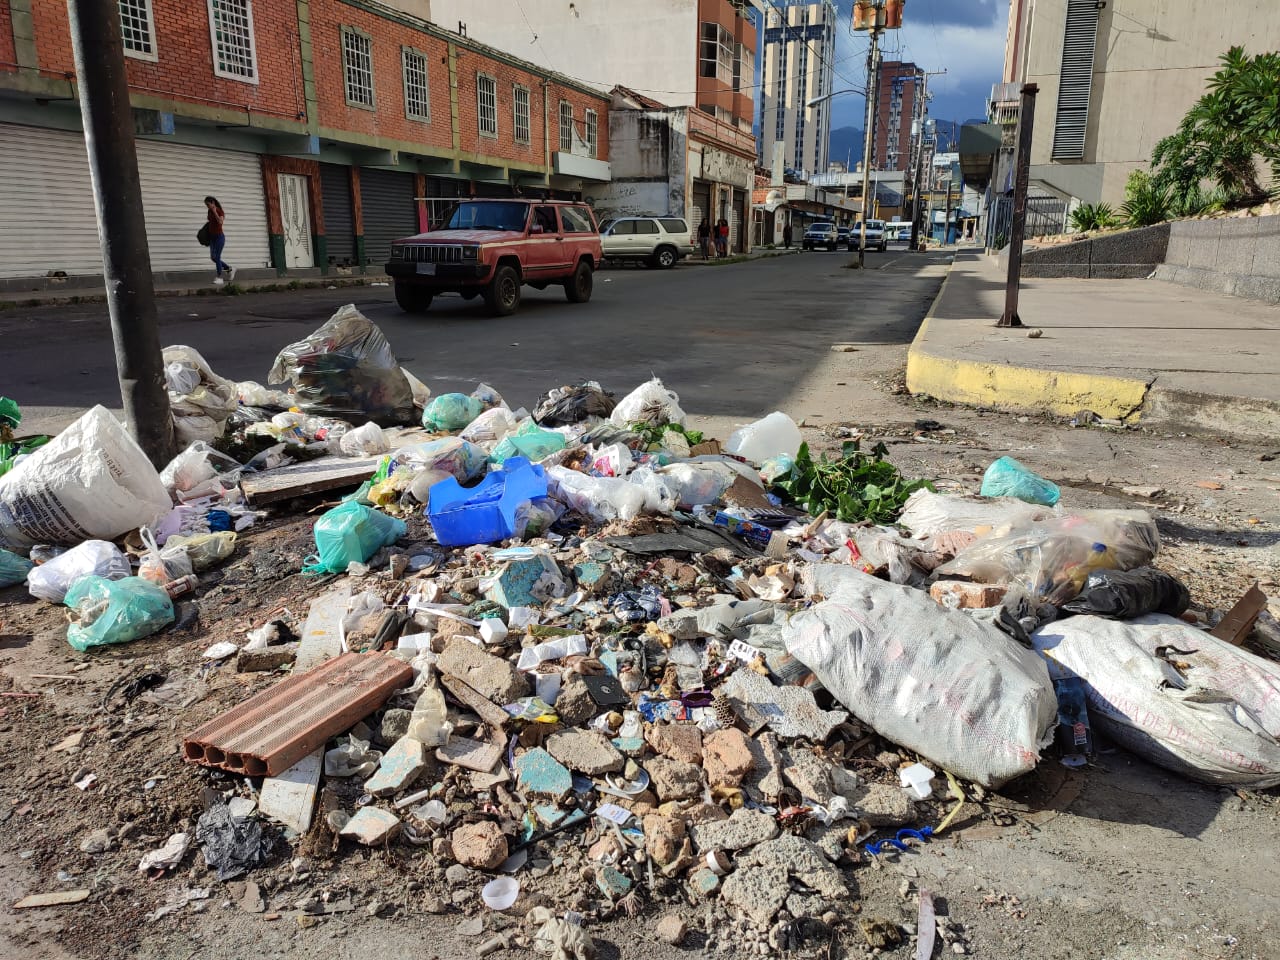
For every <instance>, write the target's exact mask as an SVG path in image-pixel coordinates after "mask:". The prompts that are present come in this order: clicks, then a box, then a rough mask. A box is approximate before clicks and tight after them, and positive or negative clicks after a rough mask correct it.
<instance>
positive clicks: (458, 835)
mask: <svg viewBox="0 0 1280 960" xmlns="http://www.w3.org/2000/svg"><path fill="white" fill-rule="evenodd" d="M449 846H450V847H451V848H452V850H453V856H454V859H456V860H457V861H458V863H460V864H462V865H463V866H464V867H474V868H476V869H477V870H497V869H498V867H500V866H501V865H502V862H503V861H504V860H506V859H507V857H508V855H509V852H510V851H509V850H508V848H507V838H506V835H505V834H503V832H502V828H501V827H499V826H498V825H497V824H496V823H492V822H490V821H488V820H482V821H480V822H479V823H466V824H463V825H462V826H460V827H458V828H457V829H456V830H454V831H453V834H452V835H451V836H450V837H449Z"/></svg>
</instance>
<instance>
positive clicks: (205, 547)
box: [165, 530, 236, 573]
mask: <svg viewBox="0 0 1280 960" xmlns="http://www.w3.org/2000/svg"><path fill="white" fill-rule="evenodd" d="M170 547H182V549H184V550H185V551H187V556H188V557H189V558H190V559H191V566H192V568H193V569H194V570H195V572H196V573H203V572H204V571H206V570H208V569H209V568H211V567H213V566H216V565H217V564H219V563H221V562H222V561H223V560H225V559H227V557H229V556H231V554H232V553H233V552H234V551H235V548H236V535H235V533H234V532H233V531H230V530H223V531H220V532H218V533H197V534H195V535H194V536H189V537H187V536H178V537H170V538H169V539H168V540H167V541H166V542H165V548H166V549H167V548H170Z"/></svg>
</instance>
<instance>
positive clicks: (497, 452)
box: [489, 420, 565, 464]
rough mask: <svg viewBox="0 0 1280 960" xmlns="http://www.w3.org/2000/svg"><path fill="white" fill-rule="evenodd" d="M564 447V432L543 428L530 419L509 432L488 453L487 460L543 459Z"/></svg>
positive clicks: (533, 460)
mask: <svg viewBox="0 0 1280 960" xmlns="http://www.w3.org/2000/svg"><path fill="white" fill-rule="evenodd" d="M564 448H565V439H564V434H561V433H556V432H555V431H554V430H543V429H542V428H540V427H539V426H538V425H537V424H535V423H534V422H533V421H532V420H530V421H528V423H527V425H526V426H525V427H522V428H521V429H520V430H517V431H516V432H515V433H509V434H507V436H505V437H503V438H502V440H500V441H499V442H498V445H497V446H496V447H494V448H493V453H491V454H489V462H490V463H493V464H502V463H505V462H506V461H507V460H508V458H510V457H524V458H525V459H526V460H528V461H530V462H531V463H537V462H538V461H540V460H545V459H546V458H547V457H549V456H551V455H552V454H553V453H558V452H559V451H561V450H563V449H564Z"/></svg>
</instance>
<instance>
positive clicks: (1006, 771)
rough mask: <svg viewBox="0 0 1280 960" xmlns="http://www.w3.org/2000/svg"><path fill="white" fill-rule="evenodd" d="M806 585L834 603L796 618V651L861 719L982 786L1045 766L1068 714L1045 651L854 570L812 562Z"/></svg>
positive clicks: (791, 628)
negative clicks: (1043, 753)
mask: <svg viewBox="0 0 1280 960" xmlns="http://www.w3.org/2000/svg"><path fill="white" fill-rule="evenodd" d="M804 585H805V587H806V588H807V589H808V590H809V593H810V594H811V595H813V594H821V595H822V596H823V597H825V598H826V599H824V600H822V601H821V602H819V603H817V604H815V605H814V606H812V607H810V608H809V609H808V610H805V611H803V612H801V613H798V614H796V615H795V616H794V617H792V618H791V621H790V623H789V624H788V627H787V634H786V644H787V652H788V653H790V654H791V655H792V656H794V657H795V658H796V659H797V660H799V661H800V662H802V663H803V664H805V666H807V667H809V669H811V670H812V671H813V672H814V673H815V674H817V676H818V679H819V680H821V681H822V684H823V686H825V687H826V688H827V689H828V690H829V691H830V692H831V694H832V695H833V696H834V697H835V698H836V699H837V700H839V701H840V703H842V704H843V705H844V706H845V707H847V708H848V709H849V710H850V711H851V712H852V713H853V714H854V715H855V716H857V718H858V719H859V720H861V721H862V722H863V723H866V724H868V725H869V726H871V727H872V728H874V729H875V731H876V732H877V733H879V734H880V735H881V736H883V737H885V738H886V739H888V740H892V741H893V742H894V743H897V744H900V745H901V746H904V747H906V748H907V749H909V750H914V751H915V752H916V753H919V754H920V755H921V756H924V757H926V758H928V759H929V760H931V761H933V762H934V763H935V764H937V765H938V766H940V767H942V768H943V769H945V770H950V771H951V772H952V773H954V774H955V775H956V776H959V777H963V778H964V779H966V780H972V781H974V782H975V783H979V784H982V785H983V786H984V787H998V786H1000V784H1002V783H1005V782H1006V781H1008V780H1012V779H1013V778H1014V777H1017V776H1020V775H1022V774H1024V773H1028V772H1030V771H1031V770H1032V769H1034V768H1035V765H1036V763H1037V762H1039V759H1040V750H1041V748H1042V747H1044V746H1046V745H1047V744H1048V743H1049V742H1050V741H1051V740H1052V739H1053V732H1054V727H1055V725H1056V723H1057V714H1058V703H1057V698H1056V697H1055V696H1054V692H1053V685H1052V684H1051V683H1050V681H1049V673H1048V670H1047V669H1046V668H1045V665H1044V663H1043V661H1042V660H1041V659H1040V657H1039V656H1038V655H1037V654H1036V653H1035V651H1033V650H1027V649H1025V648H1024V647H1021V646H1019V645H1018V644H1017V643H1016V642H1015V641H1013V640H1012V639H1011V638H1009V637H1008V636H1006V635H1005V634H1003V633H1001V632H1000V631H999V630H997V629H996V628H995V627H993V626H991V625H989V624H986V623H981V622H979V621H977V620H975V619H973V618H972V617H970V616H969V615H968V614H967V613H963V612H961V611H958V610H948V609H946V608H944V607H942V606H940V605H939V604H937V603H935V602H934V601H933V600H932V599H931V598H930V597H929V595H928V594H926V593H923V592H921V591H919V590H914V589H912V588H910V587H905V586H898V585H896V584H892V583H885V582H884V581H883V580H878V579H876V578H875V577H871V576H867V575H866V574H863V573H860V572H858V571H857V570H854V569H853V568H851V567H842V566H837V565H835V564H814V565H812V566H810V567H809V568H808V569H807V570H806V572H805V575H804Z"/></svg>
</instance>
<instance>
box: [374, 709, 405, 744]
mask: <svg viewBox="0 0 1280 960" xmlns="http://www.w3.org/2000/svg"><path fill="white" fill-rule="evenodd" d="M412 718H413V711H412V710H400V709H398V708H397V709H391V710H388V711H387V712H386V713H384V714H383V715H382V726H381V727H380V728H379V730H378V739H379V740H380V741H381V742H382V743H384V744H392V743H395V742H396V741H397V740H399V739H400V738H401V737H403V736H404V735H405V734H407V733H408V732H409V721H410V720H411V719H412Z"/></svg>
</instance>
